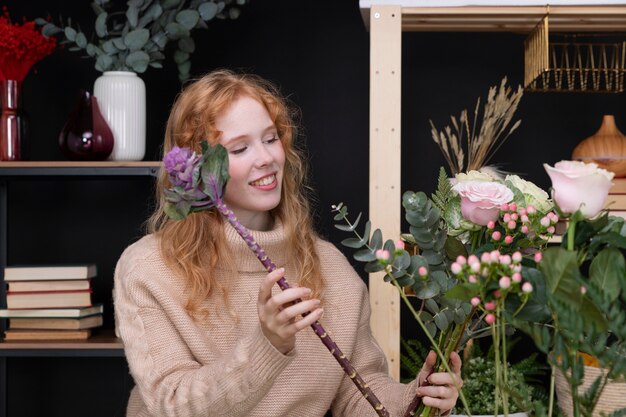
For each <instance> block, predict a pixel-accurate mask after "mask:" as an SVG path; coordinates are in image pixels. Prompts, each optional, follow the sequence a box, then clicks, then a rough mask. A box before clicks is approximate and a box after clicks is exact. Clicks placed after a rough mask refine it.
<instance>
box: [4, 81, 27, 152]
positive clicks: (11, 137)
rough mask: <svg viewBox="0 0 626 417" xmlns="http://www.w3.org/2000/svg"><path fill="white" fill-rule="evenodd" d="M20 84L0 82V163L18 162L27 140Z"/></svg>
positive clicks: (25, 118)
mask: <svg viewBox="0 0 626 417" xmlns="http://www.w3.org/2000/svg"><path fill="white" fill-rule="evenodd" d="M21 92H22V82H21V81H16V80H0V104H1V105H2V113H1V114H0V161H20V160H21V159H22V158H23V157H24V148H25V144H26V142H27V139H28V123H27V117H26V114H25V113H24V111H23V110H22V108H21Z"/></svg>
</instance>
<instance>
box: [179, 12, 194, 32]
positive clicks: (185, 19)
mask: <svg viewBox="0 0 626 417" xmlns="http://www.w3.org/2000/svg"><path fill="white" fill-rule="evenodd" d="M198 19H200V14H199V13H198V12H197V11H195V10H181V11H180V12H178V13H177V14H176V21H177V22H178V23H180V24H181V25H182V26H183V27H184V28H185V29H187V30H191V29H193V28H194V27H195V26H196V23H198Z"/></svg>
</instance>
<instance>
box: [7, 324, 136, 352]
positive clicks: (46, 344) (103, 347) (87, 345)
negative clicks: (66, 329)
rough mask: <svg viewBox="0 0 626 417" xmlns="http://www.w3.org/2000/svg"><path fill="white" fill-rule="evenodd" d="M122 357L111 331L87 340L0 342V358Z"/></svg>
mask: <svg viewBox="0 0 626 417" xmlns="http://www.w3.org/2000/svg"><path fill="white" fill-rule="evenodd" d="M8 356H11V357H23V356H124V345H123V344H122V340H121V339H118V338H117V337H115V335H114V334H113V332H112V331H110V330H109V331H107V330H102V331H98V332H97V333H96V334H94V335H93V336H92V337H90V338H89V339H87V340H32V341H31V340H23V341H1V342H0V357H8Z"/></svg>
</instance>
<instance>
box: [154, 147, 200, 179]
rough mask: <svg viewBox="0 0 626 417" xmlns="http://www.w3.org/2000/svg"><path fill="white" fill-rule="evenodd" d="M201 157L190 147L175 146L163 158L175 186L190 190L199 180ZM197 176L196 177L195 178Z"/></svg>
mask: <svg viewBox="0 0 626 417" xmlns="http://www.w3.org/2000/svg"><path fill="white" fill-rule="evenodd" d="M199 159H200V157H199V156H198V155H196V153H195V152H193V151H192V150H191V149H189V148H179V147H178V146H174V147H173V148H172V150H170V151H169V152H168V153H167V155H165V157H164V158H163V163H164V165H165V170H166V171H167V173H168V174H169V177H170V181H171V182H172V184H174V186H179V187H182V188H184V189H185V190H190V189H191V188H193V187H194V185H195V183H196V182H197V176H195V175H194V174H196V173H198V171H199V168H200V167H199V165H198V161H199ZM194 177H195V178H194Z"/></svg>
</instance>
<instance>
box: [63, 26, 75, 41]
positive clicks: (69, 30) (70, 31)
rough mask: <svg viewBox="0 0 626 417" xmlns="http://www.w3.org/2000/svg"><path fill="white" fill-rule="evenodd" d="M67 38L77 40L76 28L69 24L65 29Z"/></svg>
mask: <svg viewBox="0 0 626 417" xmlns="http://www.w3.org/2000/svg"><path fill="white" fill-rule="evenodd" d="M64 34H65V38H66V39H67V40H68V41H72V42H76V29H74V28H73V27H70V26H67V27H66V28H65V31H64Z"/></svg>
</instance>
